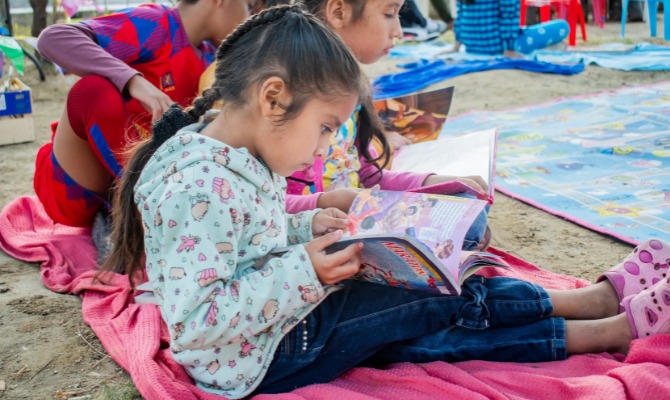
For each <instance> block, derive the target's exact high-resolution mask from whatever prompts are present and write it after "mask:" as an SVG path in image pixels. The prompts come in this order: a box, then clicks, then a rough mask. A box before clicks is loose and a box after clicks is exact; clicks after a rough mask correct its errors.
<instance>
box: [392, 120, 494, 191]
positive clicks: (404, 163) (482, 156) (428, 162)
mask: <svg viewBox="0 0 670 400" xmlns="http://www.w3.org/2000/svg"><path fill="white" fill-rule="evenodd" d="M497 143H498V134H497V131H496V130H495V129H487V130H483V131H477V132H471V133H467V134H464V135H460V136H446V137H445V136H441V137H439V138H438V139H436V140H432V141H430V142H425V143H416V144H411V145H408V146H404V147H402V148H400V149H398V151H397V152H396V153H395V155H394V156H393V164H392V165H391V170H392V171H408V172H418V173H430V172H432V173H436V174H440V175H453V176H469V175H478V176H481V177H482V178H483V179H484V181H485V182H486V184H487V185H488V187H489V193H488V196H487V197H486V198H484V197H482V196H480V198H481V199H482V200H487V201H489V202H490V203H492V202H493V193H494V190H495V173H496V148H497ZM421 191H422V192H423V193H438V194H453V193H459V192H471V193H472V194H476V193H475V192H474V191H471V190H470V189H469V188H468V187H467V186H465V185H463V184H462V183H460V182H457V181H454V182H445V183H442V184H439V185H435V187H430V186H429V187H423V188H421Z"/></svg>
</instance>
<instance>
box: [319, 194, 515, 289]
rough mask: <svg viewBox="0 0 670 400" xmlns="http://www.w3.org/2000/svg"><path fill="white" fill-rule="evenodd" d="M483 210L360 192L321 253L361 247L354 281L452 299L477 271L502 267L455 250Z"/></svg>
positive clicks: (467, 203)
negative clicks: (345, 223) (342, 228)
mask: <svg viewBox="0 0 670 400" xmlns="http://www.w3.org/2000/svg"><path fill="white" fill-rule="evenodd" d="M485 206H486V202H485V201H482V200H477V199H468V198H462V197H452V196H442V195H435V194H426V193H412V192H394V191H385V190H362V191H361V193H360V194H359V195H358V197H356V199H355V200H354V202H353V204H352V206H351V209H350V210H349V220H350V224H349V228H348V229H347V231H346V232H345V235H344V237H342V239H341V240H340V241H338V242H337V243H335V244H333V245H331V246H330V247H329V248H328V249H327V251H337V250H340V249H343V248H345V247H346V246H348V245H350V244H352V243H355V242H363V243H364V247H363V251H362V258H363V260H362V262H363V267H362V269H361V271H360V272H359V273H358V274H357V275H356V276H355V279H361V280H365V281H370V282H376V283H382V284H387V285H390V286H397V287H403V288H408V289H420V290H429V291H436V292H440V293H445V294H453V295H458V294H460V292H461V284H462V282H463V280H465V278H467V277H468V276H470V275H471V274H472V273H474V272H475V271H476V270H477V269H479V268H481V267H484V266H502V267H506V266H507V263H506V262H505V261H504V260H502V259H501V258H500V257H499V256H496V255H493V254H490V253H486V252H467V251H462V250H461V248H462V246H463V241H464V238H465V234H466V232H467V231H468V229H469V228H470V226H471V225H472V223H473V222H474V220H475V218H476V217H477V215H479V213H480V212H481V211H482V210H483V208H484V207H485Z"/></svg>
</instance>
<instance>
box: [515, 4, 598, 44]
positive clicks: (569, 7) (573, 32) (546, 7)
mask: <svg viewBox="0 0 670 400" xmlns="http://www.w3.org/2000/svg"><path fill="white" fill-rule="evenodd" d="M552 6H553V7H556V8H557V9H558V11H559V14H560V15H561V18H563V19H566V18H565V14H566V12H567V21H568V26H570V34H569V35H568V44H569V45H570V46H574V45H575V44H576V42H577V22H579V26H580V28H581V31H582V40H584V41H586V22H585V19H584V10H582V3H581V1H580V0H521V15H520V17H521V18H520V20H521V25H525V24H526V9H527V8H528V7H538V8H539V9H540V21H541V22H547V21H549V20H550V19H551V7H552Z"/></svg>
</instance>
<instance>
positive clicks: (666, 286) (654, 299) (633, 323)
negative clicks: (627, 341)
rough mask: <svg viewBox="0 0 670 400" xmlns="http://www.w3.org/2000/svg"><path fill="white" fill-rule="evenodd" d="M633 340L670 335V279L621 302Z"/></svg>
mask: <svg viewBox="0 0 670 400" xmlns="http://www.w3.org/2000/svg"><path fill="white" fill-rule="evenodd" d="M621 306H622V307H623V309H624V311H625V313H626V317H628V322H629V323H630V327H631V330H632V331H633V338H640V337H647V336H651V335H655V334H661V333H670V278H665V279H663V280H662V281H660V282H658V283H656V284H655V285H654V286H652V287H650V288H649V289H645V290H643V291H641V292H640V293H638V294H636V295H632V296H628V297H626V298H625V299H623V301H622V302H621Z"/></svg>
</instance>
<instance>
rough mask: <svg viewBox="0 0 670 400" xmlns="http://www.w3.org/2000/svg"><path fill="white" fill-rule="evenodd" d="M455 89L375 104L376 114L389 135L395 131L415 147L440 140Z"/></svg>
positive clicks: (423, 93)
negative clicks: (414, 144)
mask: <svg viewBox="0 0 670 400" xmlns="http://www.w3.org/2000/svg"><path fill="white" fill-rule="evenodd" d="M453 96H454V87H453V86H450V87H445V88H441V89H436V90H433V91H430V92H422V93H413V94H409V95H406V96H402V97H396V98H390V99H379V100H375V102H374V106H375V109H376V110H377V114H378V115H379V117H380V118H381V120H382V123H383V124H384V128H385V129H386V130H387V131H395V132H398V133H400V134H401V135H403V136H405V137H406V138H407V139H409V140H410V141H411V142H412V143H418V142H424V141H428V140H433V139H435V138H437V135H439V133H440V131H441V130H442V126H443V125H444V121H445V120H446V119H447V114H449V109H450V108H451V100H452V98H453Z"/></svg>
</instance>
